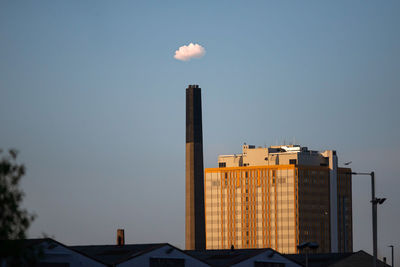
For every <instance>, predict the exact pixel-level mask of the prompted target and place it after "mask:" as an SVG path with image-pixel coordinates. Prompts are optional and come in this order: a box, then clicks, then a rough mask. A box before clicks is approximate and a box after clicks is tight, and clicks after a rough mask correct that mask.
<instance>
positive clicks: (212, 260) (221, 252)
mask: <svg viewBox="0 0 400 267" xmlns="http://www.w3.org/2000/svg"><path fill="white" fill-rule="evenodd" d="M266 251H271V252H273V253H277V254H279V253H278V252H276V251H274V250H273V249H270V248H263V249H234V250H230V249H217V250H186V252H187V253H188V254H189V255H191V256H193V257H195V258H198V259H200V260H202V261H204V262H206V263H208V264H210V265H212V266H215V267H225V266H231V265H233V264H237V263H239V262H242V261H244V260H247V259H250V258H252V257H254V256H257V255H259V254H261V253H263V252H266ZM279 255H280V254H279Z"/></svg>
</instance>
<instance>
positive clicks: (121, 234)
mask: <svg viewBox="0 0 400 267" xmlns="http://www.w3.org/2000/svg"><path fill="white" fill-rule="evenodd" d="M117 245H118V246H123V245H125V231H124V229H117Z"/></svg>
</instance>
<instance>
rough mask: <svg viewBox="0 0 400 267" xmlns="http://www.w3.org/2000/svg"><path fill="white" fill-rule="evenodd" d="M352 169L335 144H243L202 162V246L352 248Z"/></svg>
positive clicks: (291, 250)
mask: <svg viewBox="0 0 400 267" xmlns="http://www.w3.org/2000/svg"><path fill="white" fill-rule="evenodd" d="M351 203H352V196H351V169H348V168H339V167H338V164H337V155H336V151H333V150H327V151H324V152H318V151H312V150H308V149H307V148H306V147H300V146H298V145H289V146H271V147H268V148H263V147H258V148H256V147H255V146H250V145H246V144H245V145H244V146H243V152H242V153H241V154H235V155H221V156H219V158H218V168H209V169H206V170H205V213H206V248H207V249H228V248H231V247H232V246H234V247H235V248H266V247H270V248H273V249H275V250H277V251H279V252H281V253H298V251H297V245H298V244H299V243H302V242H306V241H314V242H317V243H318V244H319V248H318V250H317V252H351V251H352V249H353V248H352V246H353V244H352V239H353V238H352V210H351V205H352V204H351Z"/></svg>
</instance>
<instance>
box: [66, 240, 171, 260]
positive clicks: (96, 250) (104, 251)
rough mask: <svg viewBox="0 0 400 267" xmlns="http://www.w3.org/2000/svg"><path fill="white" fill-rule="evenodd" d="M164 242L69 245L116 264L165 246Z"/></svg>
mask: <svg viewBox="0 0 400 267" xmlns="http://www.w3.org/2000/svg"><path fill="white" fill-rule="evenodd" d="M166 245H168V244H166V243H156V244H136V245H122V246H118V245H93V246H69V247H70V248H72V249H74V250H77V251H80V252H82V253H84V254H86V255H89V256H91V257H93V258H96V259H99V260H101V261H102V262H104V263H107V264H116V263H120V262H123V261H126V260H128V259H130V258H133V257H136V256H139V255H142V254H144V253H147V252H149V251H152V250H154V249H157V248H160V247H163V246H166Z"/></svg>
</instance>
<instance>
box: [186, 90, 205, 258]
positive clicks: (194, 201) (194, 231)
mask: <svg viewBox="0 0 400 267" xmlns="http://www.w3.org/2000/svg"><path fill="white" fill-rule="evenodd" d="M185 230H186V239H185V241H186V249H187V250H194V249H195V250H204V249H205V248H206V241H205V239H206V232H205V216H204V167H203V129H202V116H201V88H199V86H198V85H189V87H188V88H187V89H186V229H185Z"/></svg>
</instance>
